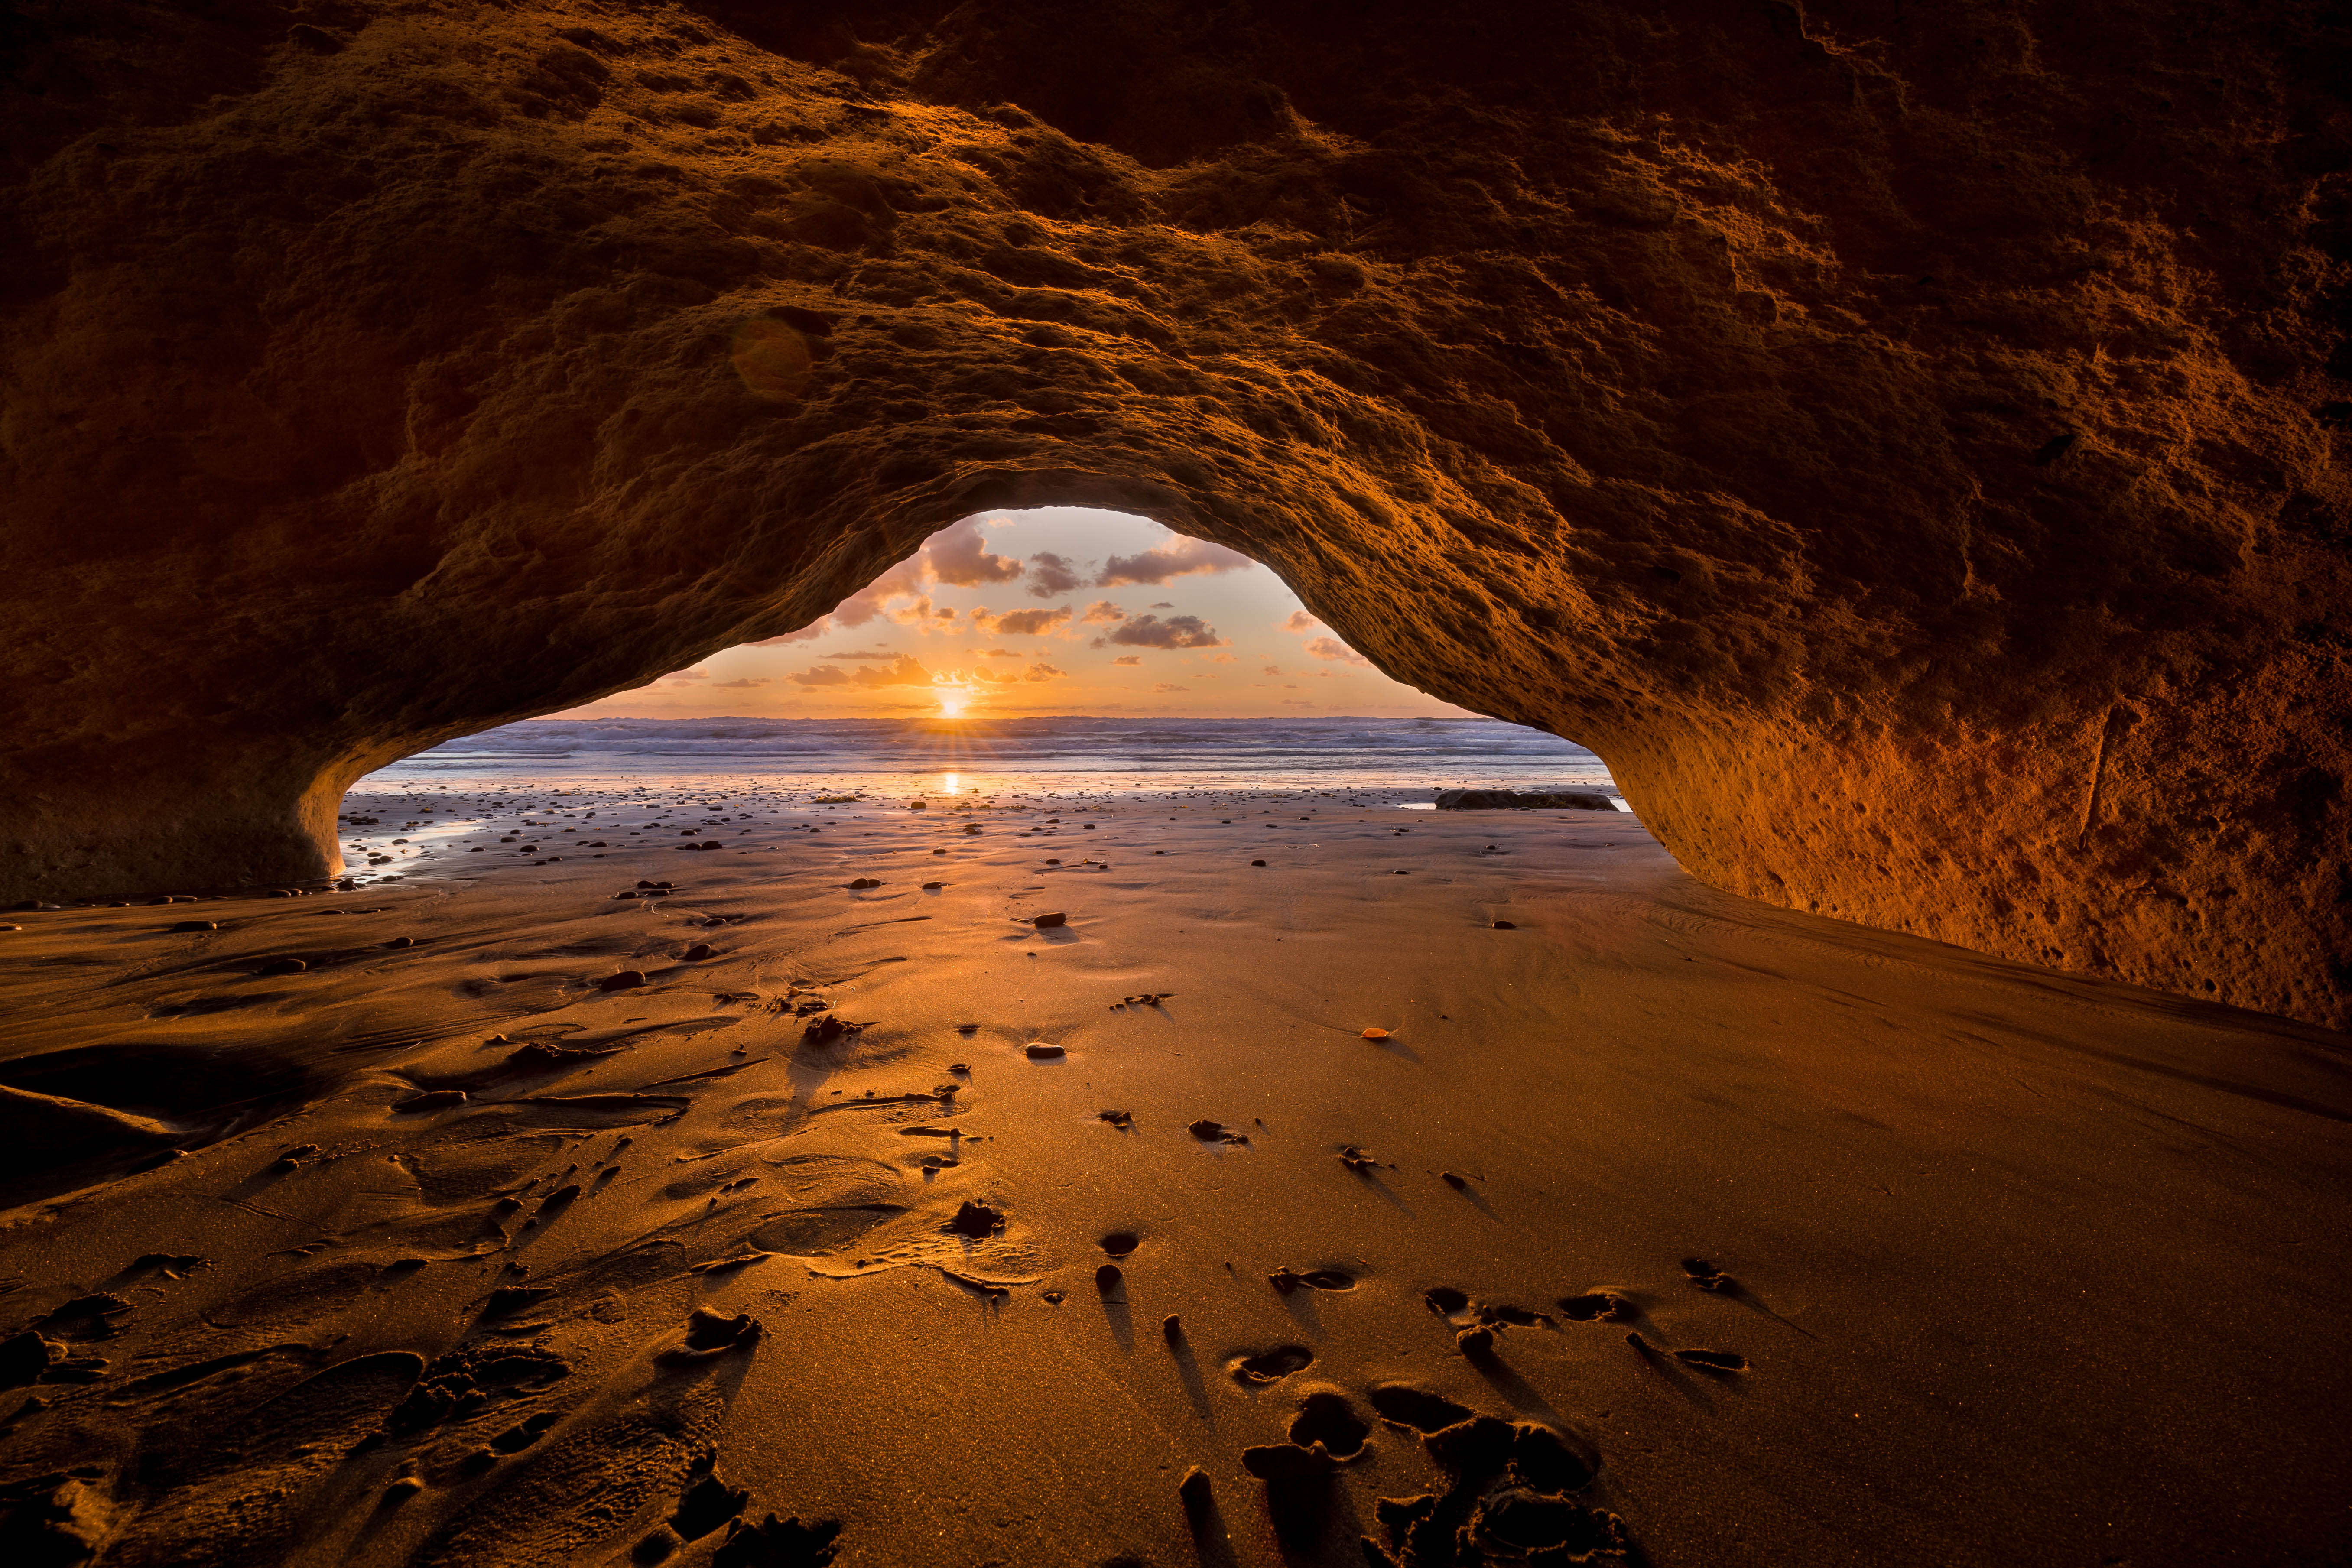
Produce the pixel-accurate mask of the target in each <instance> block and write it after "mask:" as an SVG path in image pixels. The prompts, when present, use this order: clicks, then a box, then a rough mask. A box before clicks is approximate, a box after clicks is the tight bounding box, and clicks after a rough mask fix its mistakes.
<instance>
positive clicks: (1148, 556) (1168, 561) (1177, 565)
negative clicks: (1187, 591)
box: [1095, 533, 1257, 588]
mask: <svg viewBox="0 0 2352 1568" xmlns="http://www.w3.org/2000/svg"><path fill="white" fill-rule="evenodd" d="M1256 564H1257V563H1255V561H1252V560H1251V559H1250V558H1249V557H1248V556H1246V555H1244V554H1242V553H1240V552H1238V551H1233V550H1228V549H1226V548H1225V547H1224V546H1223V545H1222V544H1212V543H1210V542H1208V541H1207V540H1205V539H1192V538H1189V537H1187V536H1186V535H1184V534H1181V533H1177V534H1171V535H1170V536H1169V540H1168V542H1167V543H1165V544H1162V545H1160V546H1158V547H1156V548H1154V549H1150V550H1147V551H1145V552H1143V553H1142V554H1140V555H1114V556H1112V557H1111V558H1110V559H1109V560H1108V561H1106V562H1104V563H1103V569H1102V574H1101V575H1100V576H1098V577H1097V578H1096V579H1095V584H1096V586H1097V587H1102V588H1116V587H1118V585H1119V584H1121V583H1165V582H1166V581H1168V579H1169V578H1171V577H1188V576H1190V575H1192V574H1193V573H1195V572H1239V571H1241V570H1243V569H1244V568H1245V567H1249V566H1255V565H1256Z"/></svg>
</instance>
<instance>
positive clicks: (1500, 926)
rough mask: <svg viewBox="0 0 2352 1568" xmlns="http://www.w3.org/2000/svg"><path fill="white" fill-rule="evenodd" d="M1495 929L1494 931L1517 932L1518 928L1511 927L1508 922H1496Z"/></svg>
mask: <svg viewBox="0 0 2352 1568" xmlns="http://www.w3.org/2000/svg"><path fill="white" fill-rule="evenodd" d="M1495 929H1496V931H1517V930H1518V929H1519V928H1518V927H1517V926H1515V925H1513V924H1512V923H1511V922H1510V921H1496V922H1495Z"/></svg>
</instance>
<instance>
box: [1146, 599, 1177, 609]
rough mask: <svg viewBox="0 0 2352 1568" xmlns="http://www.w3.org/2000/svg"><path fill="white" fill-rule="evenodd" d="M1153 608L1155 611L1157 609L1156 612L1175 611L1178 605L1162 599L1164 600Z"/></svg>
mask: <svg viewBox="0 0 2352 1568" xmlns="http://www.w3.org/2000/svg"><path fill="white" fill-rule="evenodd" d="M1151 607H1152V608H1153V609H1155V610H1172V609H1174V608H1175V607H1176V605H1175V604H1174V602H1173V601H1171V600H1168V599H1162V600H1160V602H1159V603H1158V604H1156V605H1152V606H1151Z"/></svg>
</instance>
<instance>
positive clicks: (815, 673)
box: [786, 654, 931, 686]
mask: <svg viewBox="0 0 2352 1568" xmlns="http://www.w3.org/2000/svg"><path fill="white" fill-rule="evenodd" d="M786 679H789V680H791V681H792V683H793V685H795V686H850V685H856V686H929V685H930V684H931V672H930V671H929V670H928V669H925V668H923V667H922V666H921V665H920V664H918V663H917V662H916V661H915V660H913V659H912V658H908V657H907V656H906V655H905V654H900V655H899V656H898V662H897V663H895V664H893V665H892V666H890V668H887V669H877V668H875V667H874V666H872V665H870V664H869V665H865V666H861V667H860V668H858V669H857V671H856V673H855V674H851V673H847V672H845V671H844V670H843V669H842V668H841V667H840V666H839V665H835V664H821V665H819V666H817V667H816V668H814V669H804V670H803V671H801V672H800V673H799V674H798V675H794V676H788V677H786Z"/></svg>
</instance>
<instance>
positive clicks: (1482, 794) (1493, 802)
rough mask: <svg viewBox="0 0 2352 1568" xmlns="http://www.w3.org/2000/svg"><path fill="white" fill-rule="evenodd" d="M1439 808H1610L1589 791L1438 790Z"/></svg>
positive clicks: (1606, 800)
mask: <svg viewBox="0 0 2352 1568" xmlns="http://www.w3.org/2000/svg"><path fill="white" fill-rule="evenodd" d="M1437 809H1438V810H1440V811H1614V810H1616V809H1617V807H1616V806H1615V805H1612V804H1611V803H1610V799H1609V797H1608V796H1607V795H1599V794H1596V793H1594V792H1593V791H1591V790H1580V789H1564V790H1514V789H1442V790H1439V791H1438V792H1437Z"/></svg>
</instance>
